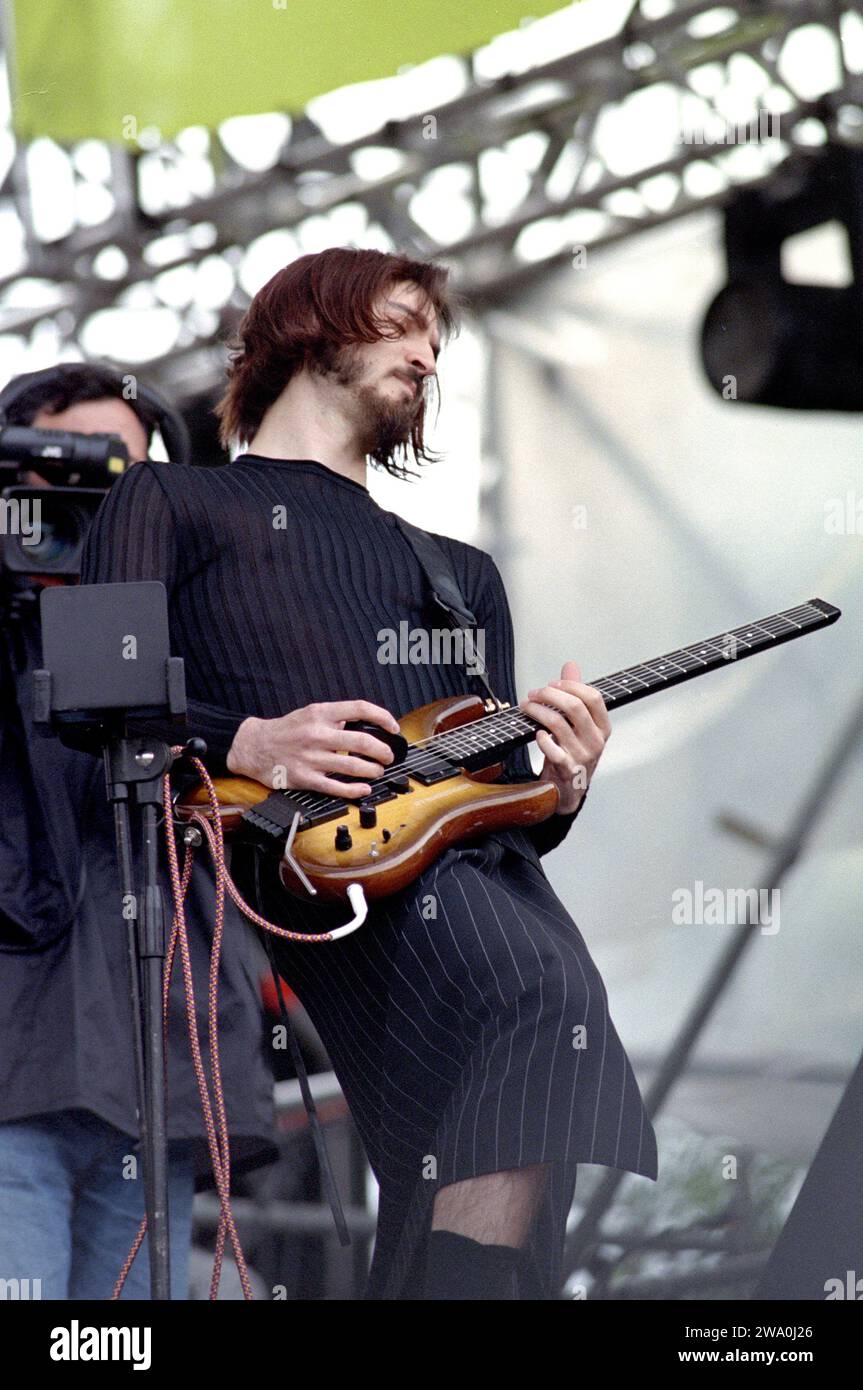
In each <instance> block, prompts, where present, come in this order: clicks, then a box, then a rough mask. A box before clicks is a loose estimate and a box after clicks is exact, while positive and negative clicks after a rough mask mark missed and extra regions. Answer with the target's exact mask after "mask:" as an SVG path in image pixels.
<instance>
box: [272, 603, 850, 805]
mask: <svg viewBox="0 0 863 1390" xmlns="http://www.w3.org/2000/svg"><path fill="white" fill-rule="evenodd" d="M792 614H793V615H794V616H795V617H797V618H798V622H795V621H793V619H792V617H791V615H792ZM824 618H825V614H824V613H823V612H822V611H821V610H820V609H818V608H815V607H814V606H813V605H811V604H801V605H799V606H798V607H797V608H792V609H787V610H785V611H784V612H782V613H776V614H772V615H771V616H770V617H769V618H764V619H761V620H760V621H759V622H757V623H749V624H747V625H746V626H745V627H740V628H736V629H733V630H732V631H730V632H728V633H724V634H721V635H719V636H716V637H712V638H707V639H706V640H705V641H702V642H699V643H693V644H692V646H690V647H683V648H680V649H678V650H677V651H675V652H670V653H667V654H666V655H665V656H662V657H657V658H656V659H655V660H654V661H651V662H644V663H642V664H641V665H639V666H632V667H627V668H626V669H625V670H623V671H619V672H615V673H613V674H612V675H610V676H604V677H602V678H601V679H600V680H597V681H594V682H593V683H592V684H593V685H594V688H596V689H601V688H602V687H603V686H604V685H608V684H609V683H611V682H614V683H615V684H618V685H620V686H621V688H622V690H623V692H624V693H625V694H631V693H632V689H631V687H627V686H626V685H625V684H624V683H623V682H622V681H620V680H618V679H617V677H620V676H632V675H633V673H634V672H635V671H639V670H641V671H647V672H648V674H649V675H651V676H652V677H653V680H654V683H655V682H656V680H665V679H666V678H665V676H662V675H660V673H659V671H656V670H653V669H652V668H653V667H658V666H660V665H661V664H669V665H674V664H676V663H674V661H673V658H675V657H684V656H687V655H694V654H695V652H696V650H697V651H698V652H699V653H703V652H704V651H705V650H707V651H709V652H710V653H711V654H712V655H713V656H714V657H715V656H721V657H723V659H726V660H727V659H728V658H727V657H726V656H725V651H726V649H727V643H728V639H729V638H731V637H733V638H735V639H736V640H738V641H740V642H741V643H742V645H743V646H745V647H746V649H747V650H753V647H754V645H755V644H749V643H747V642H745V641H743V638H744V637H751V636H752V635H753V633H754V632H755V630H756V629H760V630H762V631H763V632H766V634H767V637H768V638H770V639H773V638H775V637H777V636H787V635H789V633H790V631H791V630H796V631H798V632H800V631H803V630H804V629H805V628H806V627H807V626H812V624H813V623H815V622H818V621H819V620H821V621H823V620H824ZM771 623H772V624H777V623H778V624H780V625H781V624H785V626H779V627H777V628H776V629H775V631H772V630H771V629H770V627H769V626H768V625H769V624H771ZM717 643H722V644H723V645H722V646H717V645H716V644H717ZM765 645H766V644H765ZM699 664H700V665H702V666H703V667H705V668H706V667H707V666H708V663H707V662H700V663H699ZM677 669H678V672H684V673H687V674H688V670H693V669H694V668H692V667H690V668H688V670H687V668H685V667H679V666H678V668H677ZM633 678H634V679H636V680H638V679H639V678H638V677H633ZM641 684H642V685H643V686H644V688H646V689H650V688H651V683H650V682H641ZM657 688H661V687H657ZM608 693H609V695H610V697H611V698H612V699H614V692H611V691H609V692H608ZM480 726H482V731H483V733H487V732H489V731H492V732H494V733H498V732H499V731H500V732H502V733H510V734H512V735H513V736H521V735H522V734H524V733H530V732H532V731H538V730H539V729H541V728H542V727H543V726H542V725H541V724H539V722H538V721H537V720H535V719H534V718H533V717H532V716H531V715H528V714H526V713H525V712H524V711H522V710H518V709H516V710H498V711H495V712H492V713H490V714H487V715H483V716H481V717H480V718H479V719H476V720H471V721H470V722H469V723H467V724H464V725H460V726H458V727H457V728H455V729H451V730H446V731H444V732H442V733H437V734H432V735H430V736H429V737H428V738H426V739H421V740H418V741H417V743H415V744H413V745H411V746H412V747H413V748H415V749H420V750H421V749H422V748H423V745H431V744H435V745H437V747H436V748H429V749H428V750H427V751H425V752H422V751H421V752H420V753H419V755H418V756H413V755H411V756H409V757H408V758H406V759H405V760H404V761H403V762H401V763H399V764H398V766H397V767H396V768H394V769H393V771H392V773H390V774H389V775H390V776H391V777H398V776H403V775H405V774H406V773H407V772H416V771H422V770H423V769H424V768H430V767H432V766H433V765H434V763H435V762H437V761H440V760H441V757H442V756H444V753H443V750H441V749H440V745H441V743H442V742H443V741H444V740H445V741H446V743H445V753H446V754H449V755H453V756H455V755H458V754H459V753H464V754H470V753H474V752H481V751H487V750H488V749H490V748H493V747H494V746H495V744H497V745H498V746H499V745H500V744H501V742H503V741H504V740H501V739H500V738H494V739H493V740H492V742H491V743H490V744H488V743H477V742H476V739H477V737H479V735H478V734H471V732H470V731H471V730H472V729H473V728H477V729H479V727H480ZM492 726H493V729H492ZM471 740H473V741H471ZM386 785H387V775H386V774H384V776H383V777H381V778H378V779H375V782H374V783H373V784H372V786H373V790H372V793H371V795H372V796H373V795H374V789H375V788H381V789H383V788H384V787H386ZM285 791H286V795H289V797H290V799H291V800H292V801H295V802H297V804H298V805H302V808H303V810H304V811H305V812H306V813H307V814H314V813H315V812H316V811H320V810H325V809H330V808H331V807H332V808H336V807H338V808H342V809H347V808H349V807H350V806H351V805H356V804H357V803H356V802H346V801H345V800H344V798H341V797H337V796H331V795H329V794H325V793H320V792H315V791H313V790H302V789H293V788H286V789H285ZM309 798H312V799H311V800H309Z"/></svg>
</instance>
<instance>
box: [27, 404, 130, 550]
mask: <svg viewBox="0 0 863 1390" xmlns="http://www.w3.org/2000/svg"><path fill="white" fill-rule="evenodd" d="M128 466H129V453H128V450H127V448H126V446H125V444H124V443H123V441H122V439H120V438H119V437H118V436H117V435H113V434H73V433H71V432H69V431H67V430H42V429H38V430H37V429H31V428H30V427H29V426H26V425H5V426H3V425H0V483H2V484H3V486H2V488H1V489H0V511H2V518H0V522H2V524H0V564H2V566H3V568H4V569H5V570H8V571H10V572H11V573H13V574H32V575H56V576H64V577H70V576H71V577H74V576H76V575H78V574H80V572H81V553H82V551H83V549H84V541H85V540H86V538H87V532H88V531H89V529H90V524H91V522H92V520H93V517H94V516H95V515H96V511H97V509H98V507H99V504H100V503H101V501H102V498H103V497H104V496H105V493H106V492H107V491H108V489H109V488H110V487H111V485H112V483H114V482H116V480H117V478H118V477H120V475H121V474H122V473H124V472H125V471H126V469H127V468H128ZM30 470H33V471H34V472H37V473H39V474H40V475H41V476H42V477H43V478H45V479H46V481H47V482H49V483H51V487H47V488H46V487H29V486H27V485H26V483H25V482H24V481H23V476H24V475H25V474H26V473H27V472H29V471H30Z"/></svg>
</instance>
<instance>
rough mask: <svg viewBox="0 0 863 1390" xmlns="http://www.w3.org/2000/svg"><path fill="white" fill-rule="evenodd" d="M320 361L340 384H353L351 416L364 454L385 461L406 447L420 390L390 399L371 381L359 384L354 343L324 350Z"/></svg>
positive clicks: (418, 406) (417, 410) (360, 367)
mask: <svg viewBox="0 0 863 1390" xmlns="http://www.w3.org/2000/svg"><path fill="white" fill-rule="evenodd" d="M326 357H327V358H328V360H326V361H324V362H322V363H321V367H322V368H323V370H324V371H325V372H326V374H327V375H331V376H332V377H333V379H334V380H335V381H336V383H337V384H338V385H339V386H344V387H347V388H353V390H352V391H351V395H352V397H353V400H352V407H353V408H352V412H351V413H352V419H353V424H354V427H355V429H356V439H357V446H358V448H359V449H361V450H362V452H363V454H366V455H368V457H370V458H373V459H376V460H377V461H378V462H380V463H385V462H386V461H387V460H388V459H391V458H392V457H393V455H394V454H395V452H396V451H397V450H398V449H401V448H405V447H406V446H407V445H408V444H410V441H411V434H412V432H413V429H414V426H415V425H416V423H417V419H418V417H419V414H420V409H421V404H420V396H419V391H418V395H417V396H415V397H414V398H413V399H410V398H405V400H403V401H401V400H398V401H393V400H390V399H389V398H388V397H387V396H384V395H382V394H381V393H380V391H379V388H378V387H377V386H373V385H367V386H363V385H361V384H360V382H361V381H362V377H363V371H364V369H363V364H362V362H361V360H360V358H359V355H358V353H357V351H356V349H355V347H354V345H353V344H347V345H346V346H344V347H341V348H337V349H335V350H334V351H331V352H329V353H327V354H326Z"/></svg>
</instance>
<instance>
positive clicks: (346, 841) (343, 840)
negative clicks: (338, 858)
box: [336, 825, 353, 849]
mask: <svg viewBox="0 0 863 1390" xmlns="http://www.w3.org/2000/svg"><path fill="white" fill-rule="evenodd" d="M352 844H353V840H352V839H351V832H350V830H349V829H348V827H347V826H346V825H340V826H339V827H338V829H337V830H336V849H350V847H351V845H352Z"/></svg>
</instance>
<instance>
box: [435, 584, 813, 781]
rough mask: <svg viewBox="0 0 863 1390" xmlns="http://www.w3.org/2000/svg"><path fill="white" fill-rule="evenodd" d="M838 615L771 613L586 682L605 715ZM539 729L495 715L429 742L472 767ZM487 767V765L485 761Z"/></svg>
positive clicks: (807, 609)
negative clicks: (600, 699)
mask: <svg viewBox="0 0 863 1390" xmlns="http://www.w3.org/2000/svg"><path fill="white" fill-rule="evenodd" d="M839 616H840V610H839V609H838V608H834V607H833V605H832V604H829V603H825V602H824V600H823V599H818V598H814V599H810V600H809V602H808V603H802V604H800V605H799V606H798V607H797V608H789V609H786V610H785V611H784V612H782V613H773V614H771V616H770V617H769V618H760V619H759V620H758V622H755V623H747V624H746V625H745V626H744V627H737V628H733V629H732V630H731V631H730V632H723V633H720V634H719V635H718V636H716V637H708V638H705V639H704V640H703V641H701V642H693V643H692V645H691V646H689V647H681V648H679V649H678V650H677V651H673V652H666V654H665V655H664V656H659V657H656V659H655V660H653V661H644V662H641V663H640V664H639V665H638V666H628V667H627V668H626V669H625V670H623V671H615V672H613V673H612V674H611V675H610V676H602V677H601V678H600V679H599V680H594V681H588V682H587V684H589V685H592V686H594V687H595V688H596V689H597V690H598V691H599V692H600V693H601V695H602V697H603V699H604V701H605V704H606V707H607V708H608V709H617V708H619V707H620V706H621V705H627V704H631V703H632V701H633V700H642V699H644V697H645V696H646V695H653V694H654V693H655V692H656V691H658V690H666V689H668V688H669V687H670V686H672V685H679V684H680V683H681V682H682V681H687V680H692V679H694V677H696V676H703V675H705V674H706V673H707V672H708V671H715V670H718V668H719V667H721V666H728V665H731V664H732V663H733V662H735V661H741V660H742V659H743V658H744V657H747V656H754V655H755V653H756V652H763V651H767V650H768V649H769V648H771V647H776V646H779V645H780V644H781V643H783V642H790V641H791V640H792V639H793V638H795V637H802V636H803V634H804V633H806V632H814V631H815V630H816V629H818V628H822V627H827V626H829V624H830V623H835V622H836V619H837V618H838V617H839ZM542 727H543V726H542V725H541V724H540V723H539V722H538V721H537V720H535V719H533V718H532V717H531V716H530V715H529V714H526V713H525V711H524V710H519V709H508V710H499V711H496V712H494V713H492V714H488V715H485V716H484V717H483V718H482V719H478V720H475V721H473V722H472V723H470V724H463V725H461V726H460V727H459V728H457V729H452V730H451V731H449V732H448V733H444V734H438V735H436V736H435V738H433V739H430V740H429V745H428V746H432V745H433V746H434V748H435V750H436V751H437V752H438V753H439V754H440V755H442V756H444V757H447V758H451V759H453V760H455V761H459V760H462V762H463V764H464V760H465V759H468V760H469V762H470V763H473V764H474V765H476V763H477V759H478V758H480V757H481V756H482V755H483V754H485V753H488V752H491V751H493V750H500V748H501V747H502V746H505V747H506V752H509V751H510V748H511V747H518V745H519V744H520V743H524V742H528V741H529V740H530V739H532V738H533V737H534V736H535V734H536V732H537V730H538V729H540V728H542ZM486 761H488V759H486Z"/></svg>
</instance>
